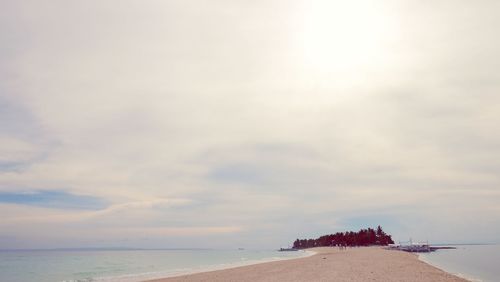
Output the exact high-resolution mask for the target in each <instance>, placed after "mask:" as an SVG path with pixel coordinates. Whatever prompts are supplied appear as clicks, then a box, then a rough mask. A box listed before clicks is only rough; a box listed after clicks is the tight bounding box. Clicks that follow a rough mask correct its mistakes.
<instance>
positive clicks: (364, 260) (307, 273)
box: [150, 247, 467, 282]
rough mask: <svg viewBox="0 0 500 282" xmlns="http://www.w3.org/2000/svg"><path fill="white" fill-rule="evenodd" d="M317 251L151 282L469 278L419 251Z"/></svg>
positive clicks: (434, 280) (355, 281)
mask: <svg viewBox="0 0 500 282" xmlns="http://www.w3.org/2000/svg"><path fill="white" fill-rule="evenodd" d="M310 250H312V251H314V252H316V253H317V254H315V255H313V256H310V257H305V258H299V259H291V260H285V261H275V262H267V263H261V264H255V265H249V266H242V267H236V268H230V269H224V270H217V271H210V272H203V273H196V274H190V275H184V276H177V277H171V278H163V279H156V280H150V281H151V282H152V281H154V282H179V281H186V282H195V281H222V282H224V281H249V282H250V281H304V282H305V281H351V282H364V281H384V282H388V281H389V282H390V281H394V282H396V281H408V282H413V281H414V282H417V281H418V282H422V281H424V282H425V281H428V282H445V281H450V282H451V281H456V282H458V281H460V282H464V281H467V280H465V279H462V278H459V277H456V276H454V275H452V274H449V273H446V272H444V271H442V270H440V269H438V268H435V267H433V266H431V265H429V264H426V263H424V262H422V261H420V260H418V257H417V255H415V254H410V253H406V252H401V251H391V250H386V249H383V248H380V247H363V248H350V249H347V250H339V249H338V248H314V249H310Z"/></svg>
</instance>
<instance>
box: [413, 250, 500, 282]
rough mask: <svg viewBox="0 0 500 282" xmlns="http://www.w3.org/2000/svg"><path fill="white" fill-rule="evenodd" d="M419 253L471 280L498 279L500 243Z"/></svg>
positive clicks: (486, 280) (424, 258) (490, 281)
mask: <svg viewBox="0 0 500 282" xmlns="http://www.w3.org/2000/svg"><path fill="white" fill-rule="evenodd" d="M456 247H457V249H455V250H438V251H436V252H433V253H426V254H421V255H420V256H419V257H420V259H421V260H423V261H425V262H427V263H429V264H432V265H434V266H436V267H438V268H440V269H442V270H444V271H446V272H449V273H453V274H456V275H458V276H461V277H463V278H466V279H468V280H471V281H483V282H496V281H500V245H464V246H456Z"/></svg>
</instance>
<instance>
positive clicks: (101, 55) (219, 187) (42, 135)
mask: <svg viewBox="0 0 500 282" xmlns="http://www.w3.org/2000/svg"><path fill="white" fill-rule="evenodd" d="M353 3H354V4H352V6H349V7H348V9H347V11H351V12H352V11H357V10H356V9H363V7H365V6H363V4H364V3H365V2H364V1H355V2H353ZM443 3H446V5H445V4H442V3H441V4H433V5H432V6H430V5H429V4H426V3H422V2H420V1H410V2H405V3H404V4H402V3H391V2H390V1H383V2H381V3H380V4H377V5H378V6H379V7H377V8H376V9H370V10H363V11H362V13H361V14H363V15H365V16H366V18H367V19H370V21H377V20H380V19H383V22H378V23H373V25H372V26H371V27H370V28H368V29H367V30H369V31H376V32H375V33H371V34H369V35H368V34H363V32H364V30H365V27H367V26H368V25H369V24H370V22H369V21H367V22H357V23H356V26H355V27H354V28H353V29H352V30H350V29H349V28H350V26H349V24H353V22H352V21H351V20H346V24H345V25H342V29H339V26H335V28H332V27H333V26H332V25H333V24H336V25H339V22H338V18H336V19H335V21H332V22H330V20H329V17H327V16H325V15H328V7H330V8H331V7H332V5H333V4H328V5H327V3H326V2H324V1H317V2H315V3H314V5H315V7H313V8H311V7H310V6H309V2H307V1H294V2H293V3H290V1H265V2H259V1H257V2H255V1H254V2H248V3H246V2H245V3H244V2H241V1H236V2H235V1H216V2H210V3H208V2H207V3H205V2H203V1H189V3H186V2H182V3H181V2H165V1H151V2H148V3H138V2H134V1H125V2H124V1H120V3H118V2H116V1H108V2H105V3H104V2H100V1H86V2H82V3H68V2H67V1H52V5H48V4H47V3H43V4H41V3H39V2H36V1H24V2H20V1H17V2H15V3H14V2H12V3H8V4H5V5H4V6H5V9H2V11H0V16H1V17H0V18H1V21H2V25H1V26H2V28H1V29H0V36H1V37H2V38H6V39H8V40H5V42H7V43H6V44H5V46H4V48H3V49H2V50H0V58H1V59H2V62H5V63H3V64H2V66H0V73H1V77H0V82H2V84H1V86H0V91H1V92H0V93H1V94H0V98H5V100H8V101H9V103H10V104H13V105H14V104H15V105H17V106H18V107H13V109H14V110H10V112H11V113H10V114H9V120H10V121H12V122H9V123H8V124H7V123H0V126H2V127H0V130H1V132H0V136H1V137H0V161H3V162H4V163H12V162H22V163H24V164H25V165H23V166H21V167H18V168H17V169H16V170H12V169H6V168H7V165H5V164H4V165H3V167H2V163H1V162H0V191H19V190H23V191H25V190H27V191H29V190H43V189H51V190H63V191H66V192H69V193H77V194H83V195H92V196H95V197H100V198H104V199H106V200H107V201H108V202H109V203H110V205H111V206H110V207H109V208H108V209H106V210H104V211H99V212H87V213H79V212H78V213H74V214H73V213H66V211H65V212H64V213H63V212H62V211H48V210H44V211H41V210H38V209H34V208H29V209H26V210H23V209H20V208H15V209H13V208H12V207H9V208H8V209H7V207H4V206H2V209H4V211H6V212H8V213H9V215H10V216H11V220H10V221H9V222H10V223H9V224H11V225H10V228H11V229H12V230H14V231H15V230H18V231H20V230H23V232H25V231H27V230H29V228H30V227H29V226H28V225H26V226H25V225H22V224H21V222H22V220H21V218H34V217H37V218H39V221H38V222H39V223H44V222H45V223H47V224H49V223H50V220H51V219H54V218H60V219H62V221H61V222H60V223H59V225H58V228H56V229H57V232H63V231H67V230H69V229H70V228H75V226H77V228H76V230H82V229H83V228H92V227H96V228H97V227H99V228H98V229H96V231H95V232H94V235H93V236H91V237H92V240H94V241H95V242H97V241H98V238H99V236H100V235H102V236H103V237H106V236H107V235H105V234H111V233H113V232H112V231H111V229H112V228H116V230H123V228H126V225H127V224H128V225H130V226H132V227H130V228H131V230H132V229H133V230H132V231H130V232H127V234H130V238H134V237H137V236H138V235H137V233H138V231H137V232H136V231H135V230H156V231H151V232H152V233H155V234H160V233H161V234H165V236H166V237H169V236H170V235H168V234H170V233H169V232H171V234H176V235H175V236H174V235H172V236H171V238H170V239H168V240H171V241H169V243H171V244H176V242H177V243H178V242H180V241H179V240H180V239H178V238H177V237H176V236H180V235H181V234H182V232H184V231H186V230H187V231H186V232H189V230H191V231H193V232H194V231H195V230H197V229H196V228H201V229H200V230H202V229H203V228H206V230H205V231H207V234H208V233H210V232H211V231H210V230H212V231H213V232H212V233H214V234H215V233H217V232H219V231H220V232H223V233H224V234H225V235H227V236H229V237H225V238H224V239H225V241H226V242H227V244H240V243H241V240H249V241H252V240H254V241H253V242H256V243H255V244H256V245H258V244H267V246H271V245H273V244H286V242H283V240H288V238H292V239H295V238H293V237H295V236H298V235H296V234H298V233H300V232H303V231H301V230H309V231H307V232H308V234H311V236H313V235H320V232H328V230H329V228H349V226H348V224H347V223H345V221H343V219H345V218H349V217H350V216H352V215H356V216H362V215H366V214H381V216H386V217H391V218H393V219H394V220H393V222H405V221H406V220H421V221H423V222H427V224H428V226H431V227H432V228H431V227H429V230H434V231H433V232H434V234H433V235H432V236H433V237H434V238H436V239H437V240H438V239H439V240H443V239H446V238H448V236H449V235H450V234H448V233H447V231H446V230H444V228H442V227H441V226H442V225H444V222H446V220H448V219H449V220H450V221H453V222H455V226H456V230H458V231H460V232H462V234H461V233H460V232H457V233H456V235H455V236H451V237H452V238H453V240H457V241H461V240H463V241H465V240H467V241H471V240H478V241H481V240H490V239H491V238H494V236H495V234H497V233H498V230H497V229H495V228H496V227H487V226H486V225H477V226H478V228H480V230H481V232H475V233H474V234H471V233H470V232H471V231H470V230H471V228H470V226H471V225H473V224H474V223H475V222H477V219H478V218H484V219H485V221H486V222H488V223H495V222H498V221H499V220H500V218H499V217H498V215H497V214H498V213H495V212H491V211H492V210H495V201H498V199H499V194H498V193H497V191H498V183H499V178H498V176H497V171H498V169H499V168H500V163H499V161H498V160H499V159H500V158H498V156H499V154H500V148H498V146H497V144H499V142H498V141H500V140H499V139H500V134H499V133H497V130H496V128H497V124H499V123H500V115H499V114H498V113H499V112H500V111H499V110H500V109H499V108H498V105H499V102H500V101H499V97H498V96H497V95H496V93H497V92H498V90H499V85H498V81H499V77H498V74H497V73H498V72H497V71H495V70H496V69H497V65H498V62H499V60H498V58H497V56H496V50H498V49H499V47H500V46H499V45H500V41H499V40H497V39H496V38H495V37H494V35H495V34H496V33H497V29H498V28H497V27H498V26H499V25H498V17H497V15H496V14H495V13H494V12H493V11H495V9H496V8H497V6H498V3H496V2H494V1H482V2H481V3H469V2H467V1H460V4H457V3H456V2H451V1H450V2H446V1H445V2H443ZM355 4H360V5H359V6H356V5H355ZM325 5H326V6H325ZM349 5H351V4H349ZM323 6H324V7H323ZM337 6H338V5H333V7H337ZM464 7H467V9H465V8H464ZM322 8H324V9H322ZM469 9H472V10H474V11H475V13H468V12H467V13H465V12H464V11H466V10H467V11H468V10H469ZM315 11H316V12H318V11H319V12H320V13H321V15H320V16H321V17H322V18H320V19H319V20H318V22H315V23H314V24H315V25H318V23H319V24H320V25H324V26H323V27H322V28H321V30H319V31H318V30H316V31H315V32H316V33H314V34H307V32H308V31H307V30H308V28H307V26H306V24H307V23H310V22H309V20H310V19H313V18H314V16H315V14H314V13H316V12H315ZM375 13H382V14H375ZM313 26H314V25H313ZM349 31H351V33H352V34H351V33H349ZM353 31H355V32H353ZM309 32H311V31H309ZM318 32H319V34H318ZM339 32H340V35H339V34H338V33H339ZM374 34H375V35H377V38H373V35H374ZM323 35H324V38H334V37H335V36H338V38H345V39H348V40H347V41H346V42H348V44H347V46H345V45H343V46H342V48H340V47H339V48H340V50H344V51H345V52H343V53H342V52H337V53H335V50H337V49H335V45H336V44H335V42H337V41H338V38H337V37H335V38H337V39H335V40H337V41H335V40H334V39H332V40H333V41H331V40H329V39H324V38H323V37H322V36H323ZM379 35H380V36H381V37H379ZM382 35H383V36H382ZM311 36H312V38H313V39H314V40H312V41H311V42H309V41H308V42H305V40H308V38H311ZM356 36H358V37H359V38H358V37H356ZM322 40H327V41H326V42H323V41H322ZM322 42H323V43H325V44H326V45H325V44H323V45H322V44H321V43H322ZM361 43H363V46H353V48H352V49H351V48H348V47H349V46H348V45H349V44H350V45H352V44H357V45H360V44H361ZM318 44H319V45H321V46H319V45H318ZM325 46H327V47H328V48H325ZM330 47H331V48H330ZM306 49H307V50H306ZM330 49H331V50H330ZM349 50H350V51H349ZM353 50H354V51H356V52H363V51H367V52H366V53H363V54H364V55H363V56H362V57H360V58H358V59H356V58H355V57H356V52H353ZM374 50H376V51H377V52H373V51H374ZM305 51H307V52H305ZM348 51H349V52H351V53H349V52H348ZM311 52H313V53H314V60H312V61H311V60H308V57H307V56H306V55H307V54H309V55H311ZM346 52H347V53H348V54H345V53H346ZM306 53H307V54H306ZM368 54H371V55H370V56H368ZM325 56H326V59H325V60H321V58H323V57H325ZM309 59H311V58H310V57H309ZM340 59H342V64H336V62H337V60H340ZM350 62H353V63H352V64H350ZM2 101H3V100H2V99H0V102H2ZM0 106H1V105H0ZM17 108H20V109H23V111H17ZM0 109H3V108H2V107H0ZM13 112H16V114H17V113H18V114H17V115H13V114H12V113H13ZM27 115H29V118H26V117H25V116H27ZM13 116H19V120H22V121H23V122H22V123H21V122H15V120H17V119H14V118H12V117H13ZM0 117H1V115H0ZM9 124H10V125H9ZM35 131H36V134H34V133H32V132H35ZM21 133H23V134H21ZM27 133H31V134H27ZM20 136H21V137H20ZM163 199H167V202H163V201H164V200H163ZM172 199H173V200H172ZM176 199H177V200H176ZM186 199H189V200H186ZM468 199H472V200H471V202H470V203H469V202H467V201H466V200H468ZM172 201H173V202H172ZM422 202H424V203H425V204H422ZM457 206H458V207H459V210H460V211H462V213H459V214H461V215H463V214H465V213H467V212H470V213H469V215H470V216H469V217H464V218H465V219H464V220H463V221H459V220H457V218H458V217H456V216H454V215H453V214H450V213H449V212H448V211H450V210H455V209H457ZM433 214H443V219H436V218H435V217H433V216H432V215H433ZM44 218H45V219H44ZM119 219H122V220H119ZM16 220H19V222H20V223H19V225H16V224H15V222H16ZM65 220H68V221H65ZM73 221H75V222H77V223H74V222H73ZM83 221H84V222H85V223H82V222H83ZM70 222H73V223H70ZM221 222H224V224H221ZM87 224H88V225H87ZM106 224H107V225H109V227H107V228H105V227H103V226H105V225H106ZM226 224H227V225H226ZM373 224H374V225H376V224H378V223H377V222H373ZM25 228H26V229H25ZM120 228H122V229H120ZM141 228H142V229H141ZM176 228H180V229H176ZM182 228H186V229H182ZM210 228H212V229H210ZM217 228H221V229H217ZM56 229H54V230H56ZM240 229H241V230H240ZM386 229H388V231H392V232H393V233H394V234H395V235H396V236H406V235H407V233H412V232H414V233H418V232H419V231H418V230H417V229H416V228H412V227H411V226H410V227H408V226H402V225H398V224H396V223H394V225H393V226H388V227H387V228H386ZM105 230H106V231H105ZM224 230H226V231H228V232H225V231H224ZM237 230H240V231H241V232H240V231H238V235H235V236H234V237H231V234H233V233H232V232H233V231H234V232H236V231H237ZM229 231H231V232H229ZM332 231H335V230H332ZM47 232H48V233H47V236H46V239H45V241H43V240H38V241H36V243H33V244H34V245H37V244H38V245H40V246H43V245H53V244H55V241H54V239H51V238H55V237H51V236H50V234H49V233H50V229H47ZM162 232H164V233H162ZM200 232H201V231H200ZM259 232H260V233H261V234H269V236H267V237H265V238H266V241H267V243H266V242H263V241H258V242H257V239H254V238H255V237H257V236H258V233H259ZM29 233H30V232H27V234H29ZM55 233H56V231H54V234H55ZM117 233H119V232H114V233H113V234H117ZM16 234H20V232H17V233H16ZM54 234H53V235H54ZM82 234H83V233H82ZM85 234H86V235H81V236H80V237H81V239H82V240H84V237H85V236H89V234H88V233H85ZM0 235H2V234H1V233H0ZM74 235H75V237H78V234H77V232H75V234H74ZM110 236H111V235H110ZM174 237H175V238H176V239H172V238H174ZM23 238H25V240H30V237H29V236H27V237H23ZM283 238H286V239H283ZM92 240H90V239H89V240H88V241H86V243H85V244H88V245H92V242H93V241H92ZM165 240H167V239H165ZM176 240H177V241H176ZM259 240H260V239H259ZM262 240H263V239H262ZM33 242H34V241H33ZM82 242H83V241H82ZM135 242H136V243H137V242H139V241H135ZM155 242H156V243H158V242H159V241H155ZM220 244H221V245H224V242H220Z"/></svg>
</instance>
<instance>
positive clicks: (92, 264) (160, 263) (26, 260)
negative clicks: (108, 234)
mask: <svg viewBox="0 0 500 282" xmlns="http://www.w3.org/2000/svg"><path fill="white" fill-rule="evenodd" d="M306 255H307V253H305V252H302V251H301V252H277V251H256V250H98V251H90V250H83V251H82V250H78V251H69V250H62V251H61V250H57V251H46V250H43V251H42V250H36V251H0V281H2V282H3V281H5V282H7V281H9V282H33V281H38V282H62V281H65V282H70V281H71V282H76V281H79V282H80V281H82V282H83V281H107V282H114V281H126V282H135V281H143V280H147V279H153V278H160V277H166V276H173V275H179V274H186V273H193V272H199V271H207V270H215V269H223V268H228V267H233V266H239V265H247V264H252V263H259V262H266V261H273V260H281V259H288V258H295V257H300V256H306Z"/></svg>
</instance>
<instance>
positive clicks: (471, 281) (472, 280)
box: [416, 254, 482, 282]
mask: <svg viewBox="0 0 500 282" xmlns="http://www.w3.org/2000/svg"><path fill="white" fill-rule="evenodd" d="M416 255H417V258H418V260H419V261H421V262H423V263H425V264H428V265H430V266H432V267H434V268H437V269H439V270H441V271H443V272H446V273H449V274H451V275H455V276H457V277H459V278H462V279H465V280H466V281H469V282H481V281H482V280H481V279H478V278H475V277H471V276H468V275H465V274H463V273H457V272H451V271H447V270H446V269H444V268H442V267H440V266H439V265H435V264H433V263H432V262H430V261H429V260H427V259H425V258H424V257H423V256H422V255H421V254H416Z"/></svg>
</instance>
